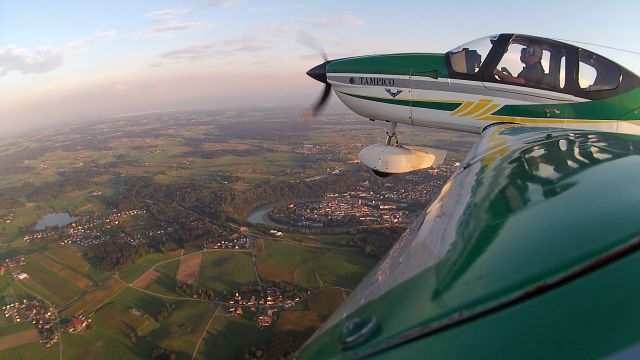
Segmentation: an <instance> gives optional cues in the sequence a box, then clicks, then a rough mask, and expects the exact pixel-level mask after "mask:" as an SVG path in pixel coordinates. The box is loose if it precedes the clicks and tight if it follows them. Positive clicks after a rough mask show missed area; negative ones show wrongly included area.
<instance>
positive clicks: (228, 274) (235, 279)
mask: <svg viewBox="0 0 640 360" xmlns="http://www.w3.org/2000/svg"><path fill="white" fill-rule="evenodd" d="M256 282H257V280H256V276H255V272H254V270H253V264H252V261H251V255H250V254H248V253H246V252H239V251H217V252H207V253H205V254H204V255H203V258H202V264H201V266H200V275H199V276H198V284H199V285H200V286H203V287H207V288H210V289H213V290H215V291H217V292H220V293H222V292H225V291H227V292H228V291H233V290H235V289H239V288H240V287H241V286H243V285H250V284H255V283H256Z"/></svg>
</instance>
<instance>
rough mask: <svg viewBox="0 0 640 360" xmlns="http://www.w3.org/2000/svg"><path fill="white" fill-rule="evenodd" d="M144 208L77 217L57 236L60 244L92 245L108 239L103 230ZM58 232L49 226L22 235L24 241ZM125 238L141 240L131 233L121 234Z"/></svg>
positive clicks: (134, 241)
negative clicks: (99, 215) (107, 214)
mask: <svg viewBox="0 0 640 360" xmlns="http://www.w3.org/2000/svg"><path fill="white" fill-rule="evenodd" d="M144 213H145V210H129V211H120V212H116V211H114V212H113V213H112V214H111V215H109V216H107V217H106V218H96V217H85V218H81V219H78V220H76V221H74V222H72V223H70V224H68V225H66V226H65V227H64V232H63V234H62V236H61V237H60V238H59V240H58V242H59V243H60V245H68V244H79V245H82V246H92V245H97V244H100V243H102V242H103V241H105V240H108V239H110V238H109V237H108V236H106V234H105V230H107V229H110V228H112V227H113V226H116V225H118V224H120V223H121V222H122V221H123V220H124V219H126V218H127V217H130V216H134V215H139V214H144ZM56 236H58V234H57V233H56V232H54V231H53V230H51V229H50V228H47V229H45V230H44V231H41V232H35V233H31V234H27V235H25V236H24V240H25V241H26V242H28V243H29V242H33V241H34V240H39V239H46V238H51V237H56ZM123 236H126V237H127V238H126V239H124V240H126V241H127V242H130V243H132V244H135V243H137V242H139V241H142V240H141V239H140V238H139V237H137V236H133V235H123Z"/></svg>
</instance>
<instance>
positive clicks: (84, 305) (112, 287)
mask: <svg viewBox="0 0 640 360" xmlns="http://www.w3.org/2000/svg"><path fill="white" fill-rule="evenodd" d="M125 287H126V285H125V284H123V283H122V282H120V281H117V280H116V279H111V280H108V281H106V282H104V283H103V284H102V285H100V286H99V287H97V288H96V289H94V290H92V291H91V292H89V293H87V294H85V295H84V296H82V297H80V298H79V299H78V300H77V301H76V302H74V303H73V304H71V306H70V307H68V308H67V309H65V310H64V311H63V312H62V316H74V315H77V314H89V313H92V312H94V311H95V310H96V309H97V308H98V307H100V306H101V305H102V304H104V303H105V302H106V301H107V300H109V299H110V298H111V297H113V296H114V295H115V294H117V293H118V292H120V291H121V290H122V289H124V288H125Z"/></svg>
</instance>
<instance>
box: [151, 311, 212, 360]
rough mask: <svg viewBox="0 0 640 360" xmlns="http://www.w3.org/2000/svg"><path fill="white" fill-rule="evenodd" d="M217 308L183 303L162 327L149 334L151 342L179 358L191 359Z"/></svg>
mask: <svg viewBox="0 0 640 360" xmlns="http://www.w3.org/2000/svg"><path fill="white" fill-rule="evenodd" d="M217 307H218V306H217V305H215V304H212V303H207V302H201V301H181V302H179V303H177V305H176V308H175V310H173V312H172V313H171V315H169V317H168V318H167V319H166V320H165V321H164V322H163V323H162V325H161V326H160V327H159V328H157V329H155V330H153V331H152V332H151V333H150V334H149V340H150V341H152V342H153V343H155V344H158V345H160V346H162V347H163V348H165V349H170V350H171V351H173V352H175V353H176V354H178V357H185V355H186V358H190V357H191V354H192V353H193V351H194V350H195V348H196V344H197V343H198V340H199V339H200V336H201V335H202V334H203V332H204V331H205V330H206V328H207V325H208V324H209V320H210V319H211V316H213V314H214V312H215V311H216V309H217Z"/></svg>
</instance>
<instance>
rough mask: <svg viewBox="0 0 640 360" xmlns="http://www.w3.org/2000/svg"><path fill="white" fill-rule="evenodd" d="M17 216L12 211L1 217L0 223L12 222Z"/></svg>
mask: <svg viewBox="0 0 640 360" xmlns="http://www.w3.org/2000/svg"><path fill="white" fill-rule="evenodd" d="M15 218H16V216H15V214H13V213H11V214H9V215H5V216H3V217H1V218H0V223H4V224H10V223H11V222H12V221H13V220H14V219H15Z"/></svg>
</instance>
